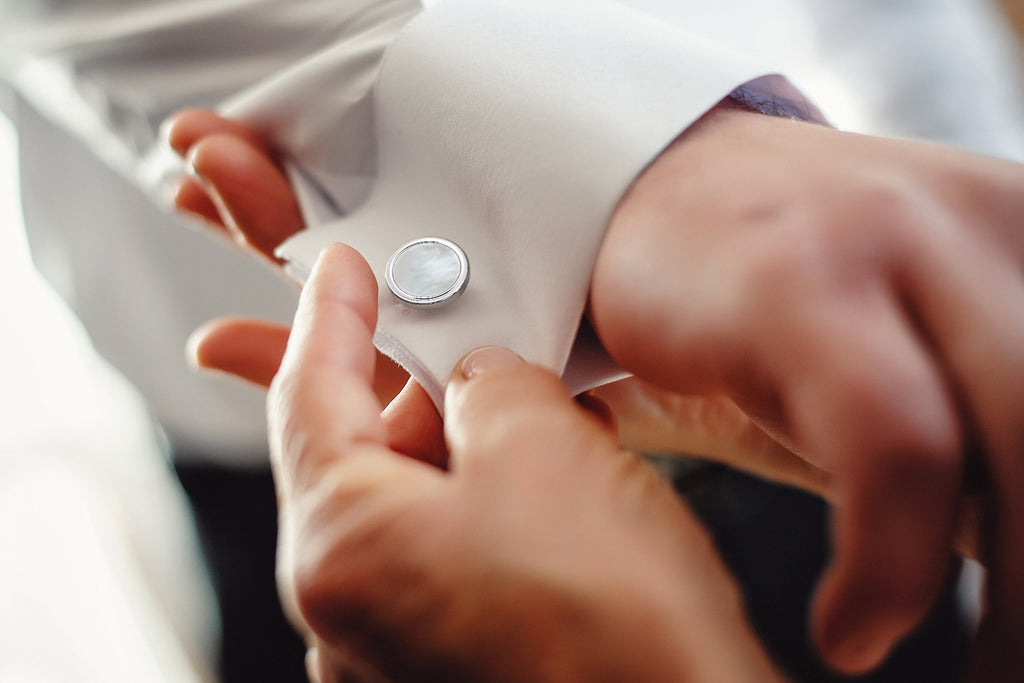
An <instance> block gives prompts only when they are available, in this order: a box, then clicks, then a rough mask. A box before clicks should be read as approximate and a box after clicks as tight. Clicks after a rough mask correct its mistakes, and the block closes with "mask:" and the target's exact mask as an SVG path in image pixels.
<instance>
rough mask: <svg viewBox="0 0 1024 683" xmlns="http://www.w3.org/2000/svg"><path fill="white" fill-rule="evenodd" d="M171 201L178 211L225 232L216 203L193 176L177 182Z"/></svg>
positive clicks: (225, 228)
mask: <svg viewBox="0 0 1024 683" xmlns="http://www.w3.org/2000/svg"><path fill="white" fill-rule="evenodd" d="M173 201H174V206H175V207H176V208H177V209H178V210H179V211H183V212H185V213H188V214H192V215H193V216H195V217H196V218H198V219H200V220H202V221H203V222H204V223H207V224H209V225H211V226H213V227H215V228H217V229H218V230H223V231H225V232H227V227H226V226H225V225H224V221H222V220H221V217H220V212H219V211H218V209H217V205H216V204H214V203H213V200H212V199H210V195H208V194H206V190H204V189H203V186H202V185H201V184H200V183H199V181H197V180H196V179H195V178H189V177H185V178H183V179H182V180H181V182H180V183H178V187H177V189H176V190H175V191H174V199H173Z"/></svg>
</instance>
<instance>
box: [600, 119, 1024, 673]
mask: <svg viewBox="0 0 1024 683" xmlns="http://www.w3.org/2000/svg"><path fill="white" fill-rule="evenodd" d="M590 313H591V316H592V323H593V324H594V326H595V329H596V330H597V332H598V334H599V336H600V338H601V340H602V342H603V343H604V345H605V347H606V348H607V349H608V350H609V351H610V352H611V354H612V356H613V357H614V358H615V359H616V360H617V361H618V362H619V363H620V364H621V365H622V366H623V367H625V368H626V369H628V370H631V371H633V372H634V373H636V374H637V375H638V376H639V377H641V378H645V379H647V380H649V381H651V382H654V383H657V384H658V385H660V386H661V387H664V388H666V389H668V390H670V391H672V392H682V393H697V394H702V395H708V396H722V397H726V398H728V399H731V400H732V401H734V402H736V403H737V404H738V405H739V406H740V407H742V408H743V410H744V411H745V412H746V413H747V414H748V415H750V416H752V417H753V418H754V419H755V420H756V421H757V422H758V424H760V425H762V426H764V427H765V428H766V429H767V430H768V431H769V432H770V433H772V434H773V435H775V436H776V437H777V439H778V440H779V441H780V443H782V444H785V445H786V446H787V447H788V448H789V449H790V450H792V451H793V452H795V453H797V454H799V455H800V456H802V457H804V458H805V459H806V460H808V461H809V462H810V463H812V464H814V465H816V466H817V467H818V468H820V469H821V470H824V471H825V472H827V473H828V474H829V476H830V477H831V479H832V480H833V482H834V485H835V489H834V499H835V501H836V502H837V507H838V511H837V514H836V517H835V523H834V539H835V556H834V559H833V562H832V565H831V568H830V570H829V571H828V573H827V575H826V577H825V578H824V580H823V582H822V585H821V586H820V588H819V591H818V595H817V601H816V606H815V629H814V632H815V635H816V639H817V642H818V644H819V646H820V647H821V649H822V651H823V652H824V654H825V655H826V657H827V658H828V660H829V661H830V662H831V663H833V664H834V665H836V666H838V667H839V668H841V669H844V670H846V671H861V670H865V669H868V668H870V667H871V666H873V665H874V664H876V663H877V662H878V661H879V660H880V659H881V658H882V657H883V656H884V655H885V653H886V652H887V651H888V649H889V648H890V647H891V646H892V644H893V643H894V642H895V640H897V639H898V638H899V637H901V636H902V635H904V634H905V633H906V632H907V630H908V629H909V628H911V627H912V626H913V625H914V624H916V623H917V622H918V621H919V620H920V618H921V617H922V616H923V615H924V613H925V612H926V611H927V610H928V608H929V606H930V605H931V603H932V600H933V598H934V596H935V595H936V593H937V591H938V588H939V585H940V582H941V579H942V576H943V573H944V570H945V568H946V566H947V560H948V553H949V551H950V547H951V538H952V535H953V526H954V519H955V517H956V509H957V500H958V496H959V495H960V494H961V492H962V491H963V489H964V488H965V486H966V485H967V484H966V482H965V479H966V474H965V472H966V471H967V468H968V467H975V468H976V469H979V470H983V471H984V472H985V473H986V474H987V475H988V482H987V483H988V486H989V490H988V493H989V494H990V503H991V505H990V507H989V508H988V512H990V513H991V517H990V518H989V519H988V522H989V524H990V526H989V527H988V529H987V531H988V532H990V533H991V541H992V545H991V547H990V548H989V551H990V554H989V556H988V557H987V558H986V559H987V560H988V561H989V566H990V569H991V583H990V590H989V598H990V599H989V605H988V610H989V611H988V614H987V617H986V625H985V627H984V629H983V632H984V636H983V638H982V643H983V647H982V649H981V657H980V660H979V661H980V662H981V666H982V667H983V668H984V667H989V668H991V672H990V674H991V675H996V672H998V673H999V674H1001V675H1002V676H1003V677H1004V678H1000V679H999V680H1004V679H1006V680H1009V678H1008V677H1013V679H1014V680H1017V677H1019V674H1020V665H1019V662H1020V652H1021V651H1022V650H1024V496H1022V495H1021V494H1022V492H1024V167H1021V166H1017V165H1014V164H1010V163H1007V162H1001V161H995V160H991V159H987V158H982V157H978V156H975V155H971V154H967V153H963V152H957V151H954V150H950V149H945V148H941V147H936V146H931V145H926V144H921V143H913V142H903V141H893V140H884V139H876V138H868V137H863V136H856V135H850V134H845V133H840V132H837V131H834V130H832V129H828V128H824V127H818V126H811V125H808V124H803V123H798V122H792V121H787V120H780V119H774V118H769V117H764V116H761V115H758V114H754V113H751V112H747V111H743V110H740V109H738V108H734V107H728V106H723V107H719V108H718V109H717V110H715V111H713V112H712V113H711V114H709V115H708V116H706V117H705V118H704V119H703V120H702V121H700V122H698V124H696V125H695V126H694V127H692V128H691V129H690V130H689V131H687V132H686V133H685V134H684V135H683V136H682V137H681V138H680V139H679V140H678V141H677V142H676V143H675V144H674V145H673V146H672V147H671V148H670V149H669V150H667V151H666V152H665V153H664V154H663V155H662V157H661V158H659V159H658V160H657V161H656V162H655V163H654V164H653V165H652V166H651V167H650V168H649V169H648V170H647V171H646V172H645V173H644V174H643V175H642V176H641V177H640V179H639V180H638V181H637V182H636V184H635V185H634V187H633V188H632V190H631V192H630V193H629V194H628V195H627V196H626V197H625V198H624V200H623V201H622V203H621V204H620V206H619V208H618V211H617V213H616V215H615V216H614V218H613V220H612V223H611V226H610V228H609V231H608V234H607V237H606V240H605V243H604V245H603V247H602V250H601V254H600V256H599V259H598V262H597V264H596V270H595V274H594V278H593V281H592V288H591V308H590ZM969 455H970V456H971V457H974V458H976V460H975V461H973V462H968V456H969Z"/></svg>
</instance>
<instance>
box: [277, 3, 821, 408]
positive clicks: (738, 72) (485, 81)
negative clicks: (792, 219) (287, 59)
mask: <svg viewBox="0 0 1024 683" xmlns="http://www.w3.org/2000/svg"><path fill="white" fill-rule="evenodd" d="M730 93H734V94H735V96H737V97H738V98H740V99H742V100H743V101H744V102H747V103H749V104H753V105H755V106H757V107H758V108H760V109H762V110H765V111H771V112H772V113H784V114H785V115H792V116H797V117H800V118H807V119H816V118H818V117H819V115H818V113H817V112H816V111H815V110H814V108H813V107H812V106H811V105H809V104H808V103H807V102H806V101H805V100H804V98H803V97H802V96H801V95H800V93H799V92H797V91H796V90H795V89H794V88H793V87H792V86H791V85H789V83H788V82H787V81H786V80H785V79H784V78H781V77H778V76H772V75H771V70H770V68H769V69H766V67H765V66H764V65H762V64H757V63H753V62H750V61H747V60H745V59H743V58H742V57H741V56H738V55H736V54H733V53H731V52H729V51H726V50H724V49H721V48H719V47H717V46H716V45H714V44H712V43H709V42H707V41H705V40H703V39H701V38H700V37H698V36H695V35H691V34H688V33H686V32H685V31H683V30H681V29H680V28H678V27H677V26H674V25H672V24H669V23H667V22H664V21H661V20H659V19H658V18H657V17H654V16H652V15H650V14H646V13H641V12H638V11H635V10H633V9H632V8H630V7H628V6H626V5H624V4H620V3H616V2H610V1H603V0H543V1H541V0H492V1H489V2H478V1H475V0H446V1H445V2H442V3H440V4H438V5H437V6H434V7H431V8H429V9H427V10H426V11H425V12H423V13H421V14H420V15H418V16H417V17H416V18H415V19H413V20H412V21H411V22H410V23H409V24H407V25H406V26H405V27H404V28H403V30H402V31H401V32H400V33H399V34H398V37H397V38H396V40H395V41H394V43H393V44H392V45H391V47H390V48H389V49H388V51H387V53H386V55H385V58H384V61H383V64H382V66H381V71H380V74H379V79H378V82H377V87H376V89H375V91H374V99H373V113H374V122H375V132H376V138H377V143H378V155H379V156H378V163H379V167H378V173H377V177H376V181H375V184H374V186H373V189H372V192H371V194H370V196H369V198H368V199H367V201H366V202H365V203H364V204H362V205H361V206H359V207H358V208H356V209H355V210H354V211H352V212H351V213H349V214H348V215H345V216H344V217H343V218H340V219H338V218H336V219H333V220H332V219H331V216H330V208H329V204H330V203H331V197H332V195H334V194H336V193H335V192H334V191H333V190H332V188H331V187H330V186H329V185H327V186H324V187H321V188H320V189H321V190H323V191H325V193H326V195H327V201H325V202H319V205H318V206H313V204H316V203H317V202H315V201H311V202H309V205H310V211H309V216H308V221H309V222H310V224H311V225H310V229H308V230H306V231H304V232H302V233H300V234H299V235H297V236H296V237H294V238H292V239H291V240H290V241H289V242H287V243H285V244H284V245H283V246H282V247H281V249H280V255H281V256H283V257H285V258H286V259H287V260H288V261H289V263H290V265H289V269H290V271H291V272H292V273H293V274H294V275H295V276H296V277H297V278H298V279H300V280H301V279H303V278H304V277H305V276H306V275H307V274H308V272H309V268H310V267H311V265H312V263H313V262H314V261H315V259H316V257H317V255H318V254H319V252H320V250H321V249H322V248H323V247H324V246H325V245H326V244H328V243H330V242H334V241H341V242H345V243H348V244H350V245H352V246H354V247H355V248H356V249H358V250H359V251H360V252H361V253H362V254H363V255H364V256H365V257H366V258H367V260H368V261H369V263H370V265H371V267H372V268H373V269H374V271H375V272H376V274H377V276H378V284H379V291H380V301H379V311H380V315H379V326H378V330H377V334H376V343H377V345H378V348H380V349H381V350H382V351H383V352H384V353H386V354H387V355H389V356H391V357H392V358H394V359H395V360H396V361H397V362H399V363H400V364H401V365H403V366H404V367H405V368H406V369H407V370H409V371H410V373H411V374H413V375H414V376H415V377H416V378H417V379H418V380H420V382H421V383H422V384H423V386H424V387H425V388H426V389H427V391H428V392H429V393H430V395H431V396H432V397H433V399H434V400H435V402H436V403H437V404H438V405H440V404H441V403H442V401H443V393H444V386H445V384H446V382H447V379H448V376H449V374H450V373H451V370H452V369H453V367H454V365H455V363H456V362H457V361H458V359H459V358H461V356H462V355H464V354H465V353H467V352H468V351H470V350H471V349H473V348H475V347H477V346H481V345H486V344H499V345H503V346H507V347H509V348H511V349H513V350H515V351H516V352H518V353H519V354H520V355H522V356H523V357H524V358H526V359H527V360H528V361H531V362H535V363H538V364H541V365H543V366H546V367H548V368H550V369H552V370H554V371H555V372H558V373H560V374H562V375H563V378H564V379H565V380H566V383H567V384H568V385H569V386H570V389H571V390H574V391H580V390H583V389H586V388H589V387H592V386H596V385H599V384H601V383H603V382H605V381H609V380H611V379H615V378H618V377H621V376H623V373H622V372H621V371H619V370H618V369H617V368H616V367H615V366H614V364H613V363H611V362H610V361H609V359H607V357H606V356H604V355H603V354H602V353H601V351H600V347H599V346H598V345H596V342H594V340H593V337H592V335H586V334H583V335H580V336H579V337H578V334H577V333H578V331H579V327H580V322H581V318H582V313H583V309H584V305H585V302H586V297H587V291H588V287H589V282H590V274H591V270H592V267H593V263H594V261H595V259H596V255H597V251H598V248H599V247H600V243H601V240H602V237H603V233H604V230H605V227H606V226H607V224H608V221H609V219H610V217H611V214H612V211H613V210H614V208H615V206H616V204H617V202H618V200H619V199H620V198H621V197H622V195H623V194H624V193H625V191H626V190H627V189H628V187H629V185H630V184H631V183H632V182H633V180H634V179H635V178H636V177H637V176H638V175H639V174H640V173H641V171H642V170H643V169H644V168H645V167H646V165H647V164H648V163H650V161H651V160H652V159H653V158H654V157H656V156H657V155H658V153H659V152H660V151H661V150H662V149H664V148H665V147H666V146H667V145H668V144H669V143H670V142H671V141H672V140H674V139H675V138H676V137H677V136H678V135H679V133H680V132H681V131H682V130H684V129H685V128H686V127H687V126H689V125H690V124H691V123H692V122H693V121H695V120H696V119H697V118H699V117H700V116H701V115H702V114H703V113H705V112H706V111H707V110H708V109H710V108H711V107H713V106H714V105H715V104H716V103H717V102H718V101H720V100H721V99H723V98H725V97H727V96H729V95H730ZM297 183H298V185H300V186H301V185H302V184H303V180H302V179H301V178H297ZM315 194H316V193H315V192H307V193H306V196H307V197H313V196H314V195H315ZM334 203H336V204H340V203H342V202H341V201H340V200H338V199H335V200H334ZM423 238H443V239H445V240H448V241H450V242H452V243H455V244H457V245H458V246H459V247H461V249H462V251H463V252H464V253H465V256H466V258H467V260H468V264H469V272H470V273H471V275H470V278H469V282H468V285H467V287H466V289H465V292H464V293H463V294H462V295H461V296H460V297H458V298H456V299H453V300H451V301H449V302H448V303H446V304H444V305H443V306H441V307H435V308H421V307H417V306H410V305H408V304H407V303H404V302H403V301H401V300H399V299H398V298H396V297H395V296H394V295H393V294H392V291H391V290H390V289H389V285H388V282H387V278H386V277H385V270H386V268H387V264H388V261H389V259H390V257H391V256H392V255H393V254H395V253H396V251H397V250H398V249H400V248H401V247H402V246H403V245H406V244H407V243H409V242H411V241H415V240H418V239H423ZM587 340H589V341H587Z"/></svg>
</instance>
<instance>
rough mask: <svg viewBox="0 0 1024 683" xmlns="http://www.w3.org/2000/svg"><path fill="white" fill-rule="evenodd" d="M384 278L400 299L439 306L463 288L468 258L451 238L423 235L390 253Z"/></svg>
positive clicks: (465, 282)
mask: <svg viewBox="0 0 1024 683" xmlns="http://www.w3.org/2000/svg"><path fill="white" fill-rule="evenodd" d="M384 279H385V280H386V281H387V284H388V289H390V290H391V293H392V294H394V295H395V297H396V298H398V299H399V300H400V301H403V302H405V303H407V304H409V305H411V306H419V307H423V308H427V307H430V306H440V305H442V304H446V303H448V302H449V301H452V300H453V299H456V298H458V297H459V295H460V294H462V293H463V292H464V291H466V285H468V284H469V259H467V258H466V253H465V252H464V251H462V249H461V248H460V247H459V245H457V244H455V243H454V242H450V241H448V240H446V239H442V238H440V237H424V238H421V239H418V240H413V241H412V242H409V243H408V244H405V245H402V246H401V247H399V248H398V250H397V251H396V252H395V253H394V254H392V255H391V258H389V259H388V263H387V266H386V267H385V269H384Z"/></svg>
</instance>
